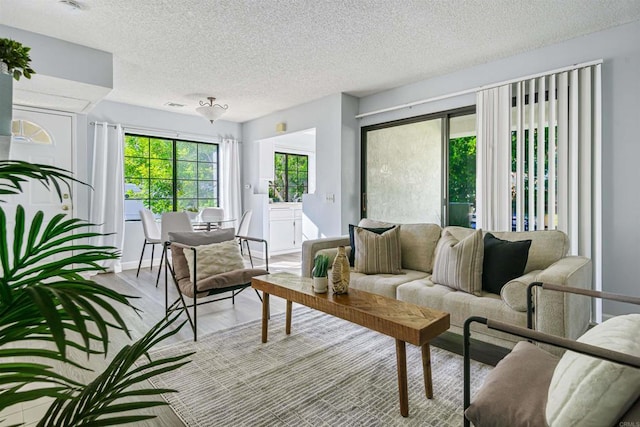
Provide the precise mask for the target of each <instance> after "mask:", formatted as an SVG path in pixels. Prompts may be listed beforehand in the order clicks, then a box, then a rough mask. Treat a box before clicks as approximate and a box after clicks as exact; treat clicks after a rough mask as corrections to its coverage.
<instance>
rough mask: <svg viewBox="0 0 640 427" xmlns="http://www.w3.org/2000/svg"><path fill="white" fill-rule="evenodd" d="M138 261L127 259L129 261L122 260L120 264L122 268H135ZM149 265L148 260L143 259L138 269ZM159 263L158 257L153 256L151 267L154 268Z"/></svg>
mask: <svg viewBox="0 0 640 427" xmlns="http://www.w3.org/2000/svg"><path fill="white" fill-rule="evenodd" d="M138 262H140V261H129V262H123V263H121V264H120V265H121V266H122V269H123V270H137V269H138ZM149 265H150V261H149V260H148V259H143V260H142V265H141V266H140V270H142V269H143V268H149ZM159 265H160V258H155V259H154V260H153V268H154V269H156V268H157V267H158V266H159Z"/></svg>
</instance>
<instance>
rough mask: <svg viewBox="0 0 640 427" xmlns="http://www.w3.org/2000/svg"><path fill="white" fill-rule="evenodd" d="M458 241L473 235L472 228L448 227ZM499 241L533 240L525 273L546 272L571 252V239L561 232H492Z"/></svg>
mask: <svg viewBox="0 0 640 427" xmlns="http://www.w3.org/2000/svg"><path fill="white" fill-rule="evenodd" d="M445 230H448V231H449V232H450V233H451V234H452V235H453V236H455V237H456V238H457V239H458V240H460V239H463V238H464V237H466V236H468V235H469V234H471V233H473V232H474V230H473V229H472V228H465V227H456V226H450V227H446V228H445ZM491 234H493V235H494V236H496V237H497V238H498V239H502V240H509V241H512V242H513V241H516V240H531V247H530V248H529V258H528V259H527V266H526V267H525V268H524V272H525V273H528V272H530V271H531V270H544V269H545V268H547V267H549V266H550V265H551V264H553V263H555V262H557V261H559V260H560V259H562V258H564V257H565V256H566V255H567V253H568V252H569V237H568V236H567V235H566V234H565V233H564V232H562V231H559V230H537V231H491Z"/></svg>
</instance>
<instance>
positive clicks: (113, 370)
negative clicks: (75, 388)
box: [38, 313, 193, 427]
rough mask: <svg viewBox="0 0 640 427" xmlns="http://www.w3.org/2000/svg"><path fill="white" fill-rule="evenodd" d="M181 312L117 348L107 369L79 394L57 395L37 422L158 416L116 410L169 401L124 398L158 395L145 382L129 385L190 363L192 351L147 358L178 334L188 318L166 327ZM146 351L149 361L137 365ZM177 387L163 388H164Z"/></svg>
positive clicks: (99, 422) (85, 422)
mask: <svg viewBox="0 0 640 427" xmlns="http://www.w3.org/2000/svg"><path fill="white" fill-rule="evenodd" d="M179 315H180V313H178V314H177V315H175V316H174V317H172V318H171V319H169V320H164V319H163V320H162V321H160V322H158V323H157V324H156V325H155V326H154V327H153V328H151V330H150V331H149V332H147V334H145V335H144V336H143V337H142V338H141V339H140V340H138V341H137V342H135V343H134V344H132V345H127V346H125V347H124V348H123V349H122V350H120V351H119V352H118V354H117V355H116V356H115V358H114V359H113V361H112V362H111V364H110V365H109V366H108V367H107V368H106V369H105V371H104V372H103V373H102V374H101V375H99V376H98V377H97V378H96V379H95V380H94V381H92V382H91V383H90V384H88V385H87V386H86V387H85V388H84V389H83V390H82V391H81V392H80V393H79V394H78V395H77V396H74V397H73V399H68V398H64V397H60V398H58V399H56V400H55V402H54V403H53V404H52V405H51V406H50V407H49V410H48V411H47V414H46V415H45V417H44V418H43V419H42V420H41V421H40V423H39V424H38V426H42V427H44V426H55V425H92V426H99V425H116V424H127V423H133V422H136V421H140V420H142V419H150V418H155V416H153V415H130V414H129V415H127V414H125V415H114V414H120V413H122V412H128V411H134V410H138V409H143V408H151V407H154V406H158V405H166V402H164V401H159V400H135V401H130V400H128V399H127V401H125V402H123V401H122V400H123V398H126V397H133V396H135V397H145V396H147V397H150V396H156V395H157V394H158V393H159V391H158V390H157V389H155V388H148V387H144V386H142V388H136V389H135V390H131V391H127V389H128V388H130V387H134V386H140V385H141V383H142V382H144V381H145V380H147V379H148V378H150V377H152V376H154V375H159V374H161V373H164V372H170V371H173V370H175V369H178V368H179V367H181V366H183V365H185V364H187V363H189V361H185V360H184V359H185V358H187V357H188V356H190V355H191V354H193V353H189V354H184V355H180V356H178V357H170V358H162V359H158V360H150V359H149V358H148V352H149V350H150V349H151V348H152V347H153V346H155V345H156V344H158V343H159V342H161V341H163V340H165V339H166V338H168V337H170V336H173V335H175V334H176V333H177V332H178V331H179V330H180V329H181V328H182V326H184V324H185V323H186V322H182V323H181V324H180V325H179V326H178V327H177V328H173V329H171V330H169V331H168V332H167V331H166V329H167V328H168V327H169V326H170V325H172V324H173V323H174V322H175V321H176V319H177V318H178V317H179ZM145 355H146V356H147V359H148V360H149V362H148V363H145V364H143V365H141V366H138V367H137V366H136V362H137V361H139V360H140V358H142V357H143V356H145ZM174 391H175V390H171V389H163V390H162V391H161V392H165V393H168V392H174Z"/></svg>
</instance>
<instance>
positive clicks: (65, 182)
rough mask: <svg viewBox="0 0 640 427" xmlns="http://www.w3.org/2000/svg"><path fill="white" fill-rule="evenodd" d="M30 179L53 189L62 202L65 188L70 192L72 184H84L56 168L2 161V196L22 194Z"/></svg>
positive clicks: (0, 180) (0, 184)
mask: <svg viewBox="0 0 640 427" xmlns="http://www.w3.org/2000/svg"><path fill="white" fill-rule="evenodd" d="M29 179H34V180H36V181H39V182H40V183H41V184H42V185H44V186H45V187H46V188H49V189H50V188H51V187H53V188H54V189H55V191H56V193H57V194H58V198H59V199H60V200H62V187H63V186H64V187H66V188H67V190H68V191H69V192H70V189H71V184H70V183H71V182H77V183H80V184H84V183H83V182H82V181H79V180H77V179H76V178H74V177H73V175H71V174H70V173H69V172H68V171H66V170H64V169H60V168H57V167H55V166H50V165H41V164H37V163H28V162H22V161H18V160H0V195H1V194H19V193H21V192H22V185H23V184H24V183H25V182H26V181H27V180H29ZM85 185H86V184H85ZM0 201H2V200H0Z"/></svg>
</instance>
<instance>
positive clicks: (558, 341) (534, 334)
mask: <svg viewBox="0 0 640 427" xmlns="http://www.w3.org/2000/svg"><path fill="white" fill-rule="evenodd" d="M535 287H541V288H542V289H543V290H548V291H559V292H567V293H572V294H578V295H585V296H590V297H594V298H602V299H607V300H613V301H620V302H626V303H631V304H637V305H640V298H638V297H630V296H625V295H619V294H613V293H608V292H599V291H592V290H588V289H580V288H572V287H567V286H560V285H554V284H550V283H542V282H533V283H531V284H530V285H529V286H528V287H527V328H523V327H520V326H514V325H510V324H508V323H504V322H499V321H495V320H491V319H487V318H486V317H479V316H472V317H469V318H468V319H467V320H466V321H465V322H464V337H463V350H462V355H463V358H464V368H463V369H464V408H463V418H464V427H469V426H470V425H471V421H469V420H468V419H467V417H466V416H464V411H466V410H467V408H468V407H469V406H470V405H471V357H470V353H471V351H470V350H471V324H472V323H474V322H477V323H482V324H485V325H487V327H488V328H489V329H493V330H496V331H501V332H506V333H508V334H511V335H515V336H518V337H522V338H526V339H528V340H529V341H535V342H538V343H543V344H549V345H553V346H555V347H559V348H563V349H566V350H571V351H574V352H576V353H581V354H584V355H587V356H592V357H596V358H598V359H602V360H607V361H609V362H614V363H619V364H621V365H625V366H630V367H632V368H638V369H640V357H636V356H631V355H629V354H625V353H621V352H617V351H612V350H606V349H603V348H601V347H597V346H594V345H590V344H584V343H581V342H578V341H575V340H572V339H569V338H563V337H557V336H554V335H550V334H546V333H543V332H538V331H535V330H533V329H531V326H532V325H533V310H534V306H533V288H535Z"/></svg>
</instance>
